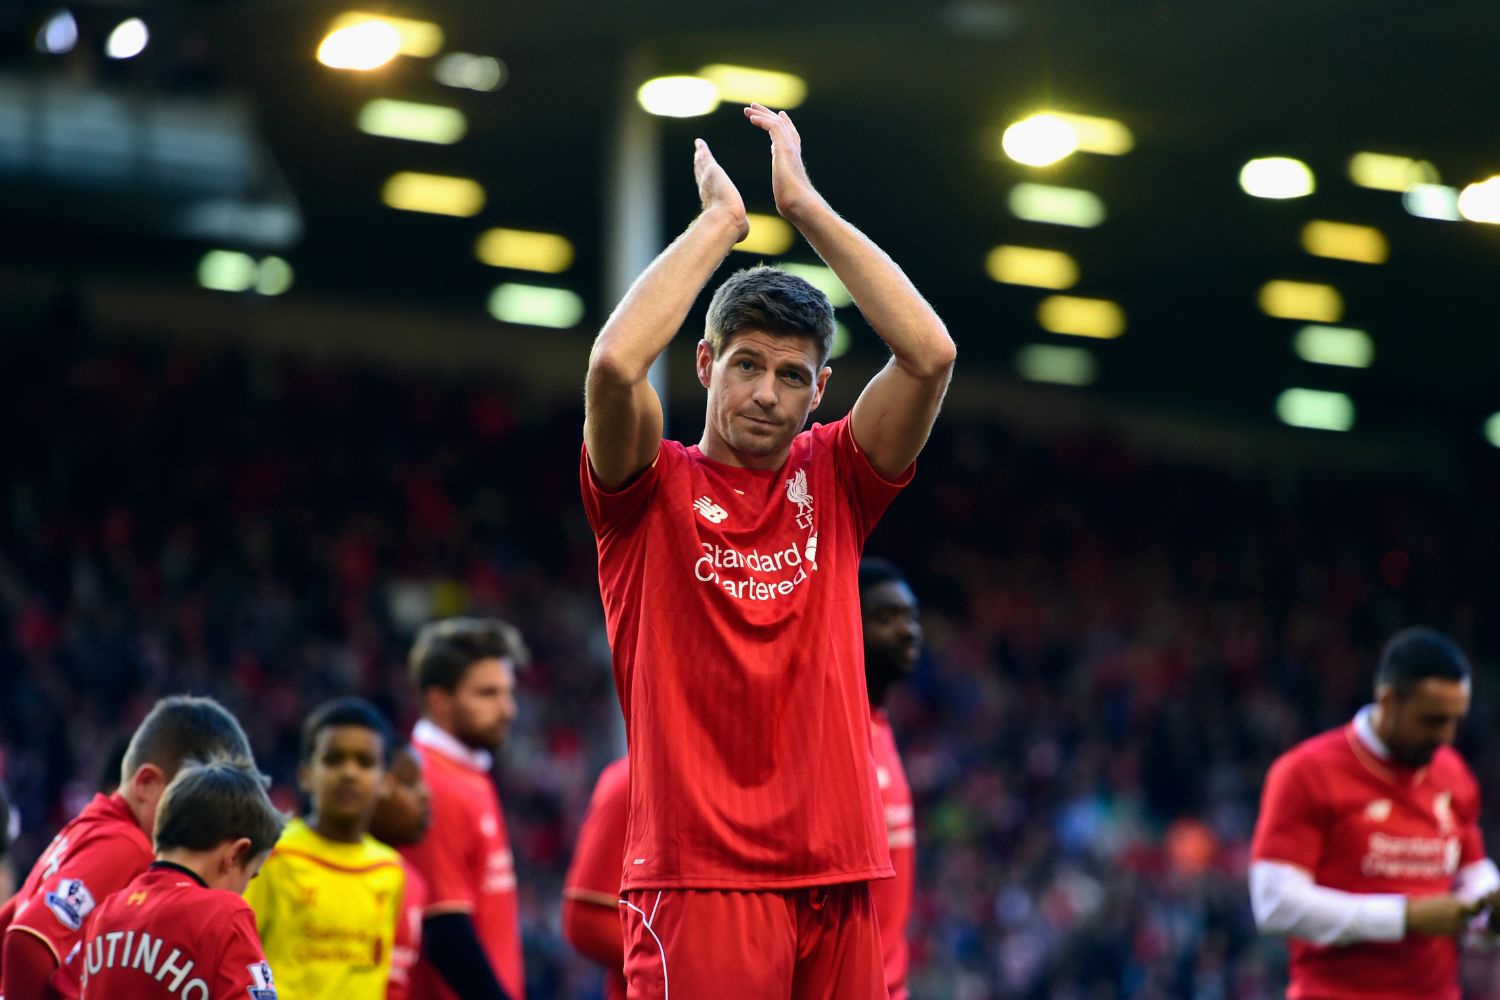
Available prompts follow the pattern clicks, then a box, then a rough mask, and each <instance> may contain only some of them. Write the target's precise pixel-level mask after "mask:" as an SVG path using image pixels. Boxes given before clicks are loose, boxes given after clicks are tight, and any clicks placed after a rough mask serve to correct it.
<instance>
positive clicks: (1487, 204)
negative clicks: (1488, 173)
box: [1458, 176, 1500, 226]
mask: <svg viewBox="0 0 1500 1000" xmlns="http://www.w3.org/2000/svg"><path fill="white" fill-rule="evenodd" d="M1458 214H1459V215H1462V216H1463V217H1464V218H1465V219H1468V220H1469V221H1470V222H1485V223H1488V224H1490V225H1492V226H1493V225H1500V176H1496V177H1491V178H1490V179H1488V180H1483V181H1478V182H1476V183H1474V184H1470V185H1469V186H1468V187H1466V188H1464V189H1463V191H1462V192H1461V193H1460V194H1459V196H1458Z"/></svg>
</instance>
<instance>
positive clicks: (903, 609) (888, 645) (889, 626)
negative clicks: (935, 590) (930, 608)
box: [859, 580, 922, 678]
mask: <svg viewBox="0 0 1500 1000" xmlns="http://www.w3.org/2000/svg"><path fill="white" fill-rule="evenodd" d="M859 603H860V615H861V617H862V618H863V620H864V632H865V674H866V676H868V677H887V678H899V677H906V676H909V675H910V674H911V672H912V671H913V670H915V669H916V667H917V657H918V655H920V653H921V651H922V622H921V620H920V619H919V618H918V617H917V598H916V596H915V595H914V594H913V593H912V592H911V587H909V586H907V585H906V583H904V582H903V581H901V580H890V581H888V582H886V583H881V584H877V585H875V586H873V587H871V588H870V589H869V590H867V591H865V592H864V593H863V594H861V595H860V598H859Z"/></svg>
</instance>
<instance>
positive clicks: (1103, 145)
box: [1052, 111, 1135, 156]
mask: <svg viewBox="0 0 1500 1000" xmlns="http://www.w3.org/2000/svg"><path fill="white" fill-rule="evenodd" d="M1052 114H1053V115H1055V116H1056V117H1058V118H1060V119H1062V120H1063V121H1064V122H1066V123H1067V124H1068V125H1070V126H1072V129H1073V134H1074V135H1076V136H1077V137H1078V151H1079V152H1081V153H1099V154H1102V155H1104V156H1124V155H1125V154H1126V153H1128V152H1130V151H1131V150H1132V149H1134V148H1135V136H1134V134H1132V133H1131V131H1130V129H1129V128H1128V127H1127V126H1126V125H1125V123H1124V122H1118V121H1115V120H1114V119H1113V118H1099V117H1097V116H1095V115H1075V114H1070V113H1069V112H1066V111H1053V112H1052Z"/></svg>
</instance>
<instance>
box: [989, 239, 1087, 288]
mask: <svg viewBox="0 0 1500 1000" xmlns="http://www.w3.org/2000/svg"><path fill="white" fill-rule="evenodd" d="M984 267H985V270H986V271H987V272H988V273H989V276H990V277H991V278H993V279H995V280H996V281H998V282H1000V283H1001V284H1005V285H1027V286H1030V287H1032V288H1051V289H1054V290H1060V289H1064V288H1072V287H1073V286H1074V285H1076V284H1078V264H1077V263H1076V262H1074V260H1073V258H1072V257H1070V256H1069V255H1067V254H1065V253H1063V252H1062V251H1061V250H1041V249H1038V248H1037V247H1018V246H1010V245H1005V246H998V247H996V248H995V249H993V250H991V251H990V253H989V256H988V257H986V258H985V262H984Z"/></svg>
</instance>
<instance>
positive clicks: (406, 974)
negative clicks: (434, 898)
mask: <svg viewBox="0 0 1500 1000" xmlns="http://www.w3.org/2000/svg"><path fill="white" fill-rule="evenodd" d="M431 826H432V795H431V793H430V792H429V790H428V788H427V779H425V778H423V777H422V753H421V751H420V750H418V749H417V748H416V747H414V746H412V745H411V744H410V743H402V744H400V745H399V746H397V747H396V749H395V752H394V753H392V754H391V766H390V767H389V768H388V769H387V771H386V794H385V797H384V798H382V799H381V800H380V802H379V803H378V804H377V805H376V806H375V815H374V816H372V817H371V818H370V835H371V836H373V837H374V838H375V839H376V840H379V841H381V842H382V843H385V844H388V845H390V846H391V847H394V848H397V849H398V850H399V849H400V848H403V847H411V846H414V845H416V844H419V843H421V842H422V838H423V837H425V836H427V831H428V829H429V828H430V827H431ZM401 864H402V867H403V868H404V869H405V870H406V881H405V884H404V886H403V888H402V893H401V914H400V917H399V920H400V923H398V924H397V926H396V947H395V950H394V951H392V952H391V978H390V981H389V983H388V984H387V986H386V994H385V995H386V1000H408V998H409V997H411V996H412V992H411V975H412V970H413V969H414V968H415V967H416V964H417V959H418V958H419V957H420V956H421V954H422V918H423V914H424V912H425V910H426V909H427V883H426V882H425V881H423V879H422V876H421V875H420V874H418V872H417V870H416V868H414V867H412V864H411V862H410V861H408V860H406V859H405V858H402V859H401Z"/></svg>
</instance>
